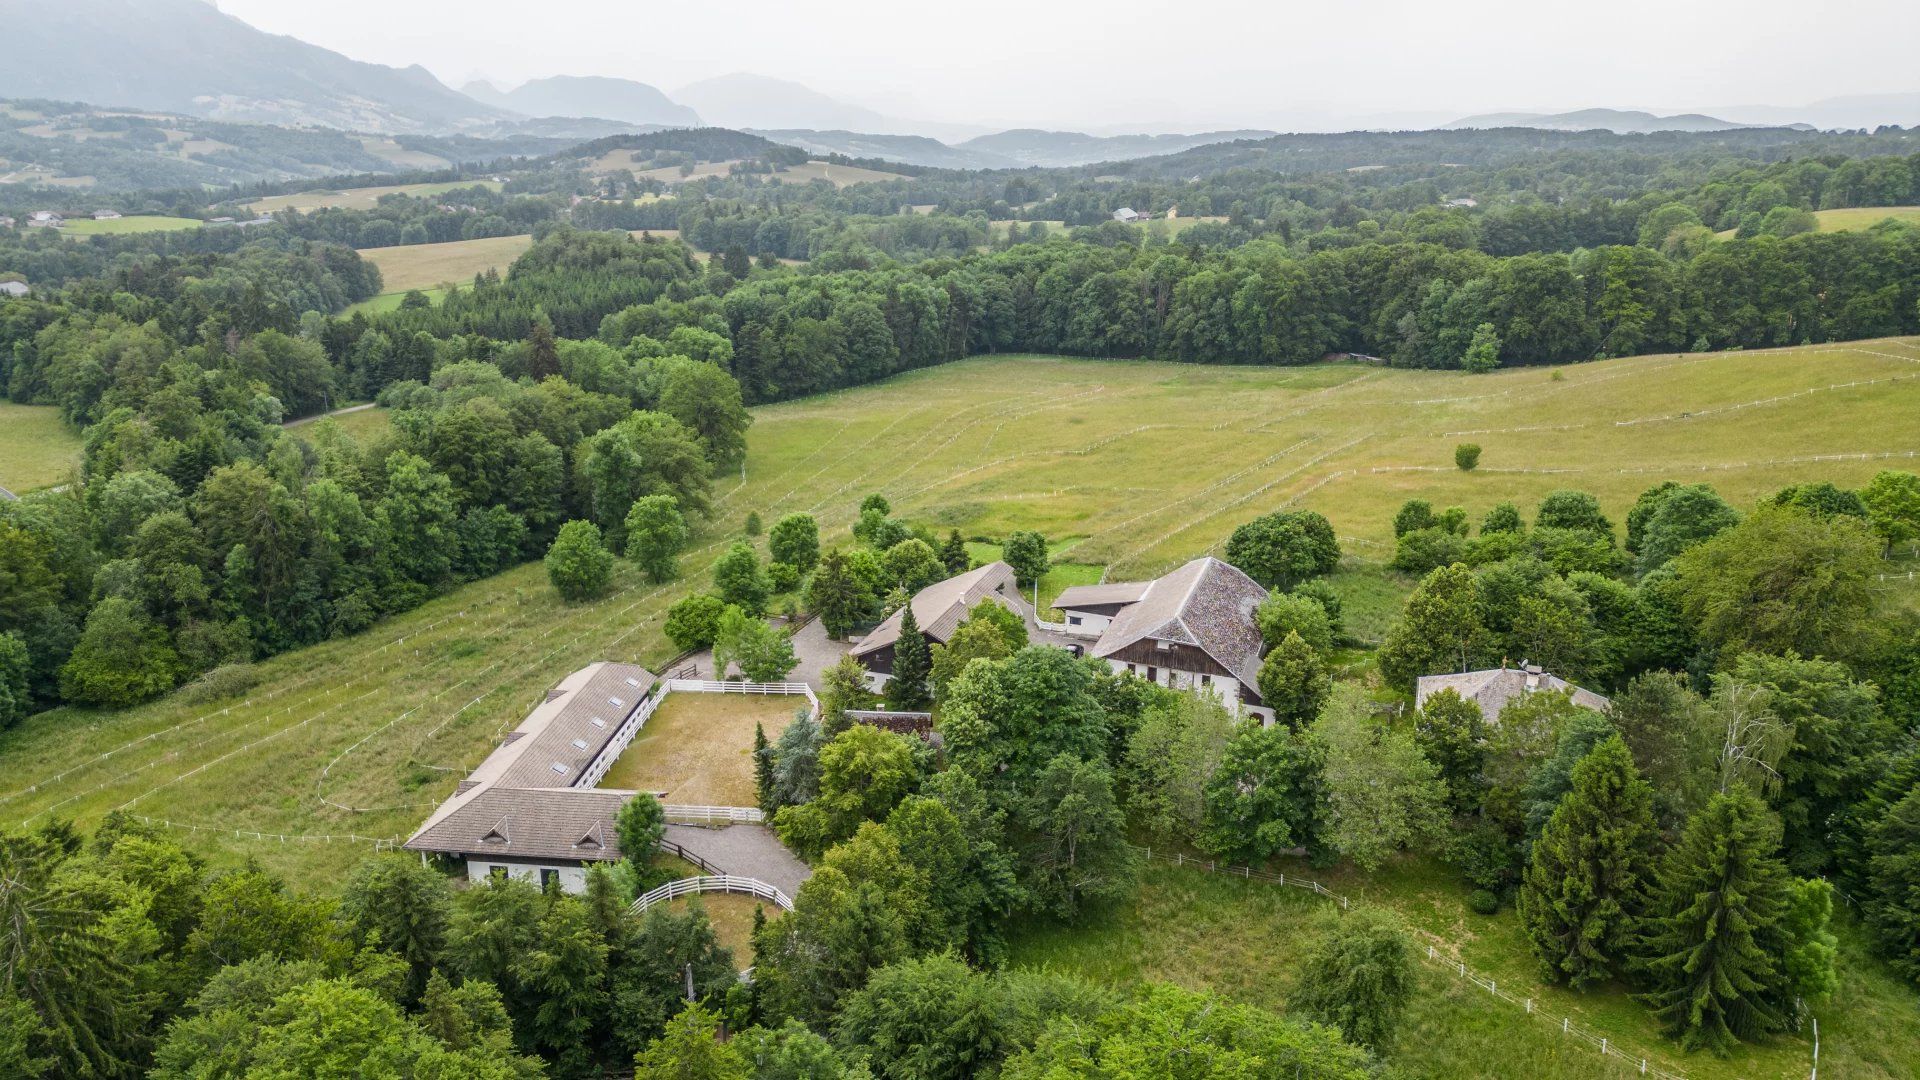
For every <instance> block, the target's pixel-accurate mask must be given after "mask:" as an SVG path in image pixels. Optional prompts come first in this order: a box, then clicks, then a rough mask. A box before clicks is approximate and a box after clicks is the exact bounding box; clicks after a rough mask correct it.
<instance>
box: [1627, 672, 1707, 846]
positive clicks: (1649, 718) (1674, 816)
mask: <svg viewBox="0 0 1920 1080" xmlns="http://www.w3.org/2000/svg"><path fill="white" fill-rule="evenodd" d="M1607 717H1608V719H1610V720H1611V721H1613V726H1614V729H1615V730H1617V731H1618V732H1619V733H1620V737H1621V738H1623V739H1625V740H1626V743H1627V749H1629V750H1631V751H1632V752H1633V762H1634V765H1635V767H1637V768H1638V769H1639V770H1640V774H1641V775H1642V776H1645V777H1646V778H1647V781H1648V783H1650V784H1651V785H1652V786H1653V804H1654V810H1655V816H1656V817H1657V818H1658V820H1659V822H1660V824H1661V827H1662V828H1664V829H1667V830H1669V831H1677V830H1678V826H1679V825H1680V824H1681V823H1683V822H1685V821H1686V819H1687V817H1688V816H1689V815H1691V814H1692V813H1693V811H1694V810H1697V809H1699V808H1700V807H1701V806H1703V805H1705V804H1706V801H1707V796H1708V795H1710V794H1712V793H1713V790H1714V787H1715V784H1716V782H1717V780H1718V771H1719V770H1718V756H1719V751H1720V740H1719V738H1718V732H1716V731H1715V729H1714V726H1713V724H1712V723H1711V721H1710V719H1709V718H1708V716H1707V713H1706V709H1705V706H1704V704H1703V703H1702V702H1701V701H1700V698H1699V696H1698V695H1696V694H1695V693H1694V692H1693V691H1692V690H1690V689H1688V688H1687V682H1686V678H1685V677H1684V676H1681V675H1674V674H1671V673H1669V672H1665V671H1655V672H1649V673H1648V674H1645V675H1641V676H1639V677H1638V678H1636V679H1634V680H1633V681H1632V682H1630V683H1628V684H1627V687H1626V689H1624V690H1621V691H1620V692H1619V693H1616V694H1615V695H1614V696H1613V700H1612V703H1611V704H1610V706H1609V707H1608V709H1607Z"/></svg>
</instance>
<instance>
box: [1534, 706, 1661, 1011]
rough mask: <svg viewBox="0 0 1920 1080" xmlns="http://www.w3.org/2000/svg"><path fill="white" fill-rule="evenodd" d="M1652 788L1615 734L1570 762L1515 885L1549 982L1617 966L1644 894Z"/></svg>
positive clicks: (1599, 974) (1596, 976)
mask: <svg viewBox="0 0 1920 1080" xmlns="http://www.w3.org/2000/svg"><path fill="white" fill-rule="evenodd" d="M1653 837H1654V825H1653V788H1652V787H1651V786H1650V785H1649V784H1648V783H1647V782H1646V781H1645V780H1642V779H1641V778H1640V773H1639V771H1638V770H1636V769H1635V768H1634V767H1633V755H1632V753H1631V752H1630V751H1628V750H1627V744H1626V741H1625V740H1623V739H1621V738H1620V737H1619V736H1618V735H1615V736H1613V737H1612V738H1609V739H1607V740H1606V741H1605V742H1602V743H1601V744H1600V745H1598V746H1596V747H1594V749H1593V750H1592V751H1591V752H1590V753H1588V754H1587V756H1586V757H1584V758H1582V759H1581V761H1580V764H1578V765H1576V766H1574V769H1573V789H1572V790H1571V791H1569V792H1568V793H1567V795H1566V797H1565V798H1564V799H1562V800H1561V801H1560V806H1559V808H1558V809H1556V810H1554V812H1553V816H1552V817H1551V818H1550V819H1549V820H1548V822H1547V827H1546V829H1545V830H1544V831H1543V832H1541V834H1540V839H1539V840H1538V841H1537V842H1536V843H1535V844H1534V845H1533V861H1532V863H1531V864H1530V865H1529V866H1528V867H1527V871H1526V875H1525V877H1524V878H1523V880H1522V881H1521V885H1520V899H1519V908H1520V918H1521V921H1522V923H1523V924H1524V925H1525V927H1526V931H1527V940H1528V942H1530V943H1531V944H1532V946H1533V952H1534V955H1535V956H1537V957H1539V958H1540V962H1541V964H1542V966H1543V968H1544V970H1545V972H1546V977H1547V978H1548V979H1550V980H1551V981H1553V982H1561V981H1565V982H1568V983H1571V984H1572V985H1573V986H1575V987H1580V986H1585V985H1587V984H1588V983H1592V982H1598V981H1600V980H1602V979H1605V978H1608V977H1609V976H1611V975H1613V974H1615V973H1617V972H1618V970H1619V969H1620V967H1621V966H1622V962H1623V961H1625V960H1626V958H1627V952H1628V949H1629V947H1630V945H1631V943H1632V940H1633V934H1634V931H1635V929H1636V919H1637V918H1638V916H1639V914H1640V911H1641V908H1642V907H1643V900H1644V895H1645V878H1646V870H1647V857H1648V855H1647V853H1648V848H1649V846H1650V845H1651V844H1652V841H1653Z"/></svg>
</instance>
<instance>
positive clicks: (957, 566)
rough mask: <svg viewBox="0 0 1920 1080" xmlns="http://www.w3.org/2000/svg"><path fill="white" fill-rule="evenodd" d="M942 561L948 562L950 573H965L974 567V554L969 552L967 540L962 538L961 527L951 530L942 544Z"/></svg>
mask: <svg viewBox="0 0 1920 1080" xmlns="http://www.w3.org/2000/svg"><path fill="white" fill-rule="evenodd" d="M940 561H941V562H943V563H945V564H946V567H947V573H949V574H964V573H966V572H967V571H968V570H971V569H973V556H972V555H971V554H969V553H968V552H967V542H966V541H965V540H964V539H962V538H961V536H960V530H959V529H955V530H953V531H952V532H949V533H948V534H947V540H946V543H944V544H941V545H940Z"/></svg>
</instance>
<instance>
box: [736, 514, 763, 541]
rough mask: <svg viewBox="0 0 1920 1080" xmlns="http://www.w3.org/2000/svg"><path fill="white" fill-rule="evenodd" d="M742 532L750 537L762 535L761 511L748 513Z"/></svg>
mask: <svg viewBox="0 0 1920 1080" xmlns="http://www.w3.org/2000/svg"><path fill="white" fill-rule="evenodd" d="M740 531H741V532H743V533H745V534H746V535H748V536H750V537H751V536H759V535H760V511H758V510H749V511H747V520H746V523H745V524H744V525H742V526H741V528H740Z"/></svg>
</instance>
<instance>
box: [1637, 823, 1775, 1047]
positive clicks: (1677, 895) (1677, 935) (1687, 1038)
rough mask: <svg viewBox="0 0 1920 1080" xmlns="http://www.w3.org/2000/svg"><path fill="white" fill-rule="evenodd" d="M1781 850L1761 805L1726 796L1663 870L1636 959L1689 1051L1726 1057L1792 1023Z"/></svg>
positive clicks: (1660, 1010)
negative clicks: (1784, 962)
mask: <svg viewBox="0 0 1920 1080" xmlns="http://www.w3.org/2000/svg"><path fill="white" fill-rule="evenodd" d="M1779 846H1780V821H1779V819H1778V818H1776V817H1774V816H1773V815H1772V814H1771V813H1769V812H1768V811H1767V808H1766V807H1765V806H1764V805H1763V804H1762V803H1761V802H1760V800H1759V799H1757V798H1755V797H1754V796H1753V795H1751V794H1749V793H1747V792H1745V791H1735V792H1732V793H1724V792H1723V793H1720V794H1716V795H1714V797H1713V798H1712V799H1711V800H1710V801H1709V802H1708V803H1707V805H1706V807H1705V808H1703V809H1702V810H1701V811H1700V813H1698V814H1696V815H1694V818H1693V820H1692V821H1689V822H1688V823H1687V831H1686V834H1685V835H1684V836H1683V837H1682V838H1681V840H1680V843H1679V844H1678V845H1676V846H1675V847H1674V848H1673V850H1671V851H1670V852H1668V853H1667V856H1666V859H1665V861H1664V863H1663V864H1662V866H1661V870H1660V873H1659V876H1658V884H1657V887H1656V889H1655V892H1654V894H1653V897H1652V899H1651V902H1650V903H1649V905H1648V909H1647V916H1646V921H1645V924H1644V929H1643V931H1642V933H1641V938H1640V941H1639V945H1638V948H1637V950H1636V951H1637V955H1638V962H1639V965H1640V970H1641V973H1642V974H1641V978H1642V980H1643V981H1644V982H1645V984H1646V986H1647V988H1648V989H1647V992H1646V994H1645V1000H1646V1002H1647V1004H1648V1006H1649V1007H1651V1008H1652V1009H1653V1012H1654V1016H1655V1017H1656V1018H1658V1019H1659V1021H1660V1022H1661V1024H1663V1025H1664V1026H1665V1027H1666V1029H1667V1030H1668V1032H1670V1033H1671V1034H1673V1035H1674V1036H1676V1037H1678V1038H1679V1039H1680V1041H1681V1043H1682V1044H1683V1045H1685V1046H1686V1047H1687V1049H1689V1050H1697V1049H1703V1048H1704V1049H1708V1050H1712V1051H1714V1052H1715V1053H1718V1054H1725V1053H1727V1052H1728V1051H1729V1050H1731V1049H1732V1048H1733V1046H1734V1044H1735V1043H1736V1042H1737V1041H1738V1040H1741V1039H1755V1038H1759V1037H1760V1036H1762V1035H1765V1034H1767V1033H1769V1032H1773V1031H1778V1030H1780V1029H1781V1028H1783V1027H1784V1026H1785V1025H1786V1023H1787V1020H1788V1016H1787V1015H1786V1012H1785V1006H1786V1005H1787V1002H1786V1001H1785V1000H1784V997H1785V995H1786V993H1787V992H1788V991H1789V990H1790V989H1791V987H1790V985H1789V984H1788V981H1787V977H1786V974H1785V973H1784V972H1783V971H1782V970H1781V968H1780V963H1779V957H1780V956H1781V955H1782V954H1783V953H1784V952H1785V951H1786V950H1787V949H1788V948H1789V947H1791V945H1792V943H1791V942H1790V941H1788V940H1787V939H1786V935H1785V933H1784V926H1785V923H1784V919H1785V915H1786V911H1787V909H1788V906H1789V905H1790V904H1791V903H1792V900H1793V892H1794V887H1793V882H1792V879H1791V878H1789V877H1788V876H1787V871H1786V867H1785V866H1784V865H1782V864H1781V862H1780V860H1779V859H1778V858H1777V857H1776V856H1775V854H1774V852H1775V851H1776V850H1777V849H1778V848H1779Z"/></svg>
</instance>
